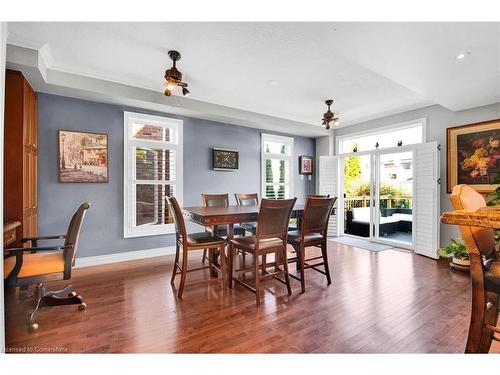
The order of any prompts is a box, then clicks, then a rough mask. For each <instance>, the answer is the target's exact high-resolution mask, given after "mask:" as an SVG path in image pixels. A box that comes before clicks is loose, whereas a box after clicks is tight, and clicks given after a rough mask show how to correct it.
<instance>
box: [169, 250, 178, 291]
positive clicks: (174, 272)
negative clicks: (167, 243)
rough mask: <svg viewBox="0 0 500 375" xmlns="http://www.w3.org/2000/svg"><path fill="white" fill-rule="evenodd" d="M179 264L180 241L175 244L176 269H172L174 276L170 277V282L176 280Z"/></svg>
mask: <svg viewBox="0 0 500 375" xmlns="http://www.w3.org/2000/svg"><path fill="white" fill-rule="evenodd" d="M178 264H179V243H176V245H175V260H174V270H173V271H172V277H171V278H170V284H173V283H174V281H175V276H176V275H177V267H178Z"/></svg>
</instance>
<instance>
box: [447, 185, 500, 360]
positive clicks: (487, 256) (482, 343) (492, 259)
mask: <svg viewBox="0 0 500 375" xmlns="http://www.w3.org/2000/svg"><path fill="white" fill-rule="evenodd" d="M450 200H451V203H452V206H453V208H454V209H455V210H464V209H468V210H477V209H479V208H481V207H485V206H486V201H485V199H484V197H483V196H482V195H481V194H479V193H478V192H477V191H476V190H474V189H473V188H472V187H470V186H468V185H456V186H455V187H454V188H453V192H452V194H451V196H450ZM459 228H460V233H461V234H462V239H463V240H464V243H465V246H466V247H467V252H468V253H469V260H470V277H471V285H472V311H471V320H470V325H469V334H468V337H467V344H466V347H465V352H466V353H487V352H488V351H489V349H490V345H491V341H492V339H495V340H500V338H499V337H495V333H497V334H500V328H498V327H496V323H497V320H498V315H499V303H498V302H499V297H498V295H499V294H500V258H498V257H497V255H496V253H495V241H494V236H493V229H491V228H482V227H471V226H466V225H460V226H459ZM483 259H484V261H483Z"/></svg>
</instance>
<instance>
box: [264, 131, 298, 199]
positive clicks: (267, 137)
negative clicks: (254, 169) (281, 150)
mask: <svg viewBox="0 0 500 375" xmlns="http://www.w3.org/2000/svg"><path fill="white" fill-rule="evenodd" d="M266 142H279V143H284V144H285V145H286V148H287V150H288V153H287V154H285V155H283V154H276V153H272V152H266V150H265V147H264V146H265V144H266ZM293 142H294V139H293V138H292V137H285V136H282V135H274V134H267V133H262V134H261V144H260V150H261V158H260V172H261V184H260V185H261V197H262V198H265V197H266V186H267V183H266V159H277V160H285V161H288V163H289V166H290V171H289V179H290V181H289V182H288V183H286V182H285V186H287V185H288V191H289V197H288V198H293V197H294V193H293V182H294V174H293V171H294V163H293V160H294V158H293V155H294V153H293Z"/></svg>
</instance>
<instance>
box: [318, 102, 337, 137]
mask: <svg viewBox="0 0 500 375" xmlns="http://www.w3.org/2000/svg"><path fill="white" fill-rule="evenodd" d="M325 104H326V105H327V106H328V110H327V111H326V112H325V113H324V114H323V123H322V124H321V126H323V127H324V128H326V129H327V130H328V129H330V123H331V122H333V125H338V124H339V118H338V117H335V113H333V112H332V110H331V109H330V106H331V105H332V104H333V99H328V100H327V101H325Z"/></svg>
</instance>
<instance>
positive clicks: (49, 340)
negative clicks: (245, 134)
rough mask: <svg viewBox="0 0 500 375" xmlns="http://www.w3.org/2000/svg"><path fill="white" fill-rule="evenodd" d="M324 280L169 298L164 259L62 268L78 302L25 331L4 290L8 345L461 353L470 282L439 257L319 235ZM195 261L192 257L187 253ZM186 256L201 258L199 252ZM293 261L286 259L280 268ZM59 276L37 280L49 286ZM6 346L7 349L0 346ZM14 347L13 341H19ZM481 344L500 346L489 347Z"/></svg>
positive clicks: (194, 291)
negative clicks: (325, 263)
mask: <svg viewBox="0 0 500 375" xmlns="http://www.w3.org/2000/svg"><path fill="white" fill-rule="evenodd" d="M328 251H329V261H330V270H331V273H332V285H331V286H329V287H328V286H327V284H326V278H324V276H323V275H321V274H319V273H316V272H314V271H312V270H309V272H307V273H306V288H307V289H306V293H305V294H300V283H299V282H297V281H295V280H292V287H293V295H292V296H291V297H289V296H288V295H287V293H286V288H285V286H284V285H282V284H281V283H279V282H277V281H275V280H270V281H268V282H266V283H265V286H266V288H265V293H264V294H263V298H262V305H261V306H260V307H256V305H255V296H254V295H253V294H252V293H250V292H249V291H247V290H246V289H244V288H242V287H241V286H239V285H236V286H235V289H233V290H230V289H225V290H222V289H221V288H220V286H219V285H216V284H213V285H210V286H199V287H196V286H195V287H192V288H187V289H186V290H185V292H184V298H183V300H182V301H179V300H177V299H176V298H175V290H174V289H173V288H172V287H171V285H170V282H169V281H170V275H171V270H172V262H173V256H165V257H158V258H152V259H145V260H140V261H131V262H124V263H116V264H111V265H105V266H97V267H89V268H83V269H77V270H75V271H74V276H73V279H72V284H73V285H74V286H75V287H76V290H77V291H78V293H79V294H81V295H82V296H83V297H84V300H85V302H86V303H87V305H88V309H87V311H78V310H77V308H76V307H75V306H64V307H47V308H43V309H42V310H41V311H40V313H39V317H38V322H39V324H40V328H39V329H38V331H37V332H36V333H33V334H30V333H28V332H27V331H26V329H25V326H24V311H25V310H24V309H25V306H23V305H22V304H21V303H20V302H19V301H18V300H17V298H15V296H12V295H10V296H8V298H7V310H6V336H7V337H6V339H7V347H8V348H25V347H30V348H38V349H35V350H36V351H56V352H111V353H115V352H129V353H130V352H134V353H144V352H183V353H186V352H187V353H268V352H272V353H394V352H397V353H401V352H403V353H415V352H418V353H437V352H440V353H441V352H442V353H462V352H463V350H464V347H465V340H466V335H467V328H468V321H469V308H470V286H469V278H468V276H467V275H465V274H462V273H459V272H450V270H449V267H448V264H446V262H443V261H434V260H432V259H427V258H425V257H422V256H418V255H414V254H412V253H411V252H407V251H404V250H386V251H381V252H370V251H367V250H362V249H357V248H353V247H349V246H345V245H341V244H337V243H333V242H331V241H330V242H329V249H328ZM198 258H199V259H198ZM198 258H197V259H195V260H194V261H193V264H194V263H199V262H200V261H201V252H200V253H199V257H198ZM291 268H292V269H294V266H292V267H291ZM63 285H65V283H59V282H58V283H53V284H48V286H49V288H50V289H57V287H59V286H63ZM11 350H12V349H11ZM21 350H22V349H21ZM492 351H494V352H500V348H499V346H498V345H495V344H494V346H493V347H492Z"/></svg>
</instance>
